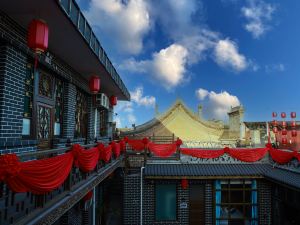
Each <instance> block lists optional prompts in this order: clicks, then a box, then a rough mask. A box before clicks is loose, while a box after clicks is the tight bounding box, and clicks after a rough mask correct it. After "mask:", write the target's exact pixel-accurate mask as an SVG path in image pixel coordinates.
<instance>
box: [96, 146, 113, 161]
mask: <svg viewBox="0 0 300 225" xmlns="http://www.w3.org/2000/svg"><path fill="white" fill-rule="evenodd" d="M97 147H98V149H99V151H100V156H99V159H101V160H103V161H104V162H106V163H108V162H109V160H110V159H111V155H112V147H111V145H108V146H106V147H105V146H104V145H103V144H102V143H100V144H98V146H97Z"/></svg>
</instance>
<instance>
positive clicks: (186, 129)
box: [121, 99, 244, 145]
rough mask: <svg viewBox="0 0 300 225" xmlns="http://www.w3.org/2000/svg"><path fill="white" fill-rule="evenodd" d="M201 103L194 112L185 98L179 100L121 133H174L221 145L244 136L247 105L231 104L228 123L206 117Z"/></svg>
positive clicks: (163, 134)
mask: <svg viewBox="0 0 300 225" xmlns="http://www.w3.org/2000/svg"><path fill="white" fill-rule="evenodd" d="M201 110H202V107H201V106H200V107H198V112H197V113H195V112H193V111H192V110H191V109H189V108H188V107H187V106H186V105H185V104H184V102H183V101H182V100H179V99H178V100H176V102H175V103H174V104H173V105H172V106H171V107H170V108H169V109H168V110H167V111H166V112H165V113H162V114H157V115H156V117H155V118H154V119H152V120H150V121H148V122H146V123H144V124H141V125H138V126H136V127H135V128H134V129H122V130H121V135H122V136H130V135H134V136H145V137H149V136H171V135H174V137H180V138H181V139H182V140H183V141H184V142H185V143H192V142H203V143H209V142H210V143H216V144H217V143H218V144H219V145H235V144H236V142H237V141H238V140H239V139H241V137H242V135H243V134H242V129H241V124H242V123H243V114H244V109H243V107H242V106H237V107H234V108H231V110H230V112H228V117H229V125H226V124H225V123H224V122H223V121H220V120H205V119H204V118H203V117H202V113H201Z"/></svg>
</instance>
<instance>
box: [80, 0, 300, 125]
mask: <svg viewBox="0 0 300 225" xmlns="http://www.w3.org/2000/svg"><path fill="white" fill-rule="evenodd" d="M78 3H79V6H80V7H81V9H82V10H83V11H84V14H85V15H86V17H87V19H88V20H89V22H90V24H91V25H92V27H93V30H94V31H95V33H96V34H97V36H98V39H99V40H100V42H101V44H102V46H103V47H104V48H105V50H106V51H107V53H108V56H109V57H110V59H111V60H112V62H113V64H114V65H115V67H116V68H117V70H118V72H119V74H120V75H121V77H122V79H123V81H124V82H125V84H126V86H127V87H128V89H129V91H130V92H131V97H132V101H131V102H130V103H129V102H127V103H126V102H119V104H118V106H117V107H116V112H117V113H118V116H116V117H115V120H116V121H117V122H118V125H119V126H121V127H125V126H129V127H131V124H132V123H135V124H141V123H143V122H145V121H147V120H149V119H151V118H153V116H154V107H155V104H157V105H158V109H159V111H160V112H164V111H165V110H166V109H168V107H170V106H171V105H172V103H174V101H175V100H176V98H178V97H180V98H181V99H183V101H184V102H185V103H186V104H187V105H188V106H189V107H190V108H191V109H193V110H195V111H196V109H197V106H198V105H199V104H201V105H202V106H203V114H204V116H205V118H207V119H212V118H215V119H225V120H226V118H227V115H226V112H227V111H228V110H229V108H230V107H231V106H236V105H238V104H242V105H243V106H244V107H245V120H247V121H263V120H270V119H271V113H272V111H277V112H281V111H286V112H290V111H296V112H299V109H300V107H299V104H297V103H298V101H299V99H300V91H299V90H298V86H299V83H300V82H299V81H300V78H299V75H300V74H299V72H300V63H299V59H300V57H299V54H300V44H299V40H300V26H299V21H300V14H299V10H300V1H292V0H285V1H283V0H282V1H279V0H268V1H267V0H210V1H200V0H176V1H174V0H90V1H86V0H80V1H78Z"/></svg>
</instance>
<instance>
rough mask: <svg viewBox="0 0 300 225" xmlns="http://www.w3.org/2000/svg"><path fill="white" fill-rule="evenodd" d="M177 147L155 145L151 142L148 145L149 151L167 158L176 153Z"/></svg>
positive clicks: (172, 145) (174, 145) (173, 145)
mask: <svg viewBox="0 0 300 225" xmlns="http://www.w3.org/2000/svg"><path fill="white" fill-rule="evenodd" d="M176 148H177V145H176V144H155V143H153V142H150V143H149V144H148V149H149V151H150V152H152V153H153V154H154V155H155V156H158V157H162V158H166V157H170V156H171V155H173V154H174V153H175V152H176Z"/></svg>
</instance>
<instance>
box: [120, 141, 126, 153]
mask: <svg viewBox="0 0 300 225" xmlns="http://www.w3.org/2000/svg"><path fill="white" fill-rule="evenodd" d="M119 143H120V148H121V152H125V151H126V142H125V141H124V140H121V141H120V142H119Z"/></svg>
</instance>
